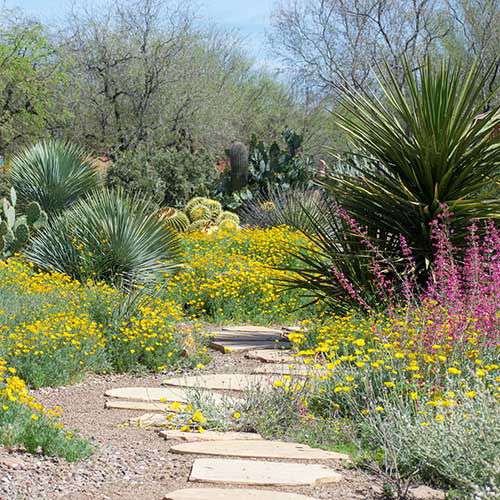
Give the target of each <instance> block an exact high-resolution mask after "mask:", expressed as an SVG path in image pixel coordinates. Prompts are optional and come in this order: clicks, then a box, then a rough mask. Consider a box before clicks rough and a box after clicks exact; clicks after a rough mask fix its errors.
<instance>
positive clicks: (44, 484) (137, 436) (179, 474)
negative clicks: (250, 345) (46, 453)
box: [0, 353, 380, 500]
mask: <svg viewBox="0 0 500 500" xmlns="http://www.w3.org/2000/svg"><path fill="white" fill-rule="evenodd" d="M258 363H259V362H258V361H254V360H248V359H246V358H245V357H244V355H243V354H236V353H231V354H226V355H223V354H219V353H213V357H212V361H211V362H210V364H209V365H207V367H206V368H204V369H202V370H197V372H200V373H248V372H250V371H251V369H252V367H253V366H255V364H258ZM168 375H169V374H166V373H163V374H156V375H148V376H131V375H103V376H95V375H89V376H87V377H86V378H85V380H84V381H82V382H81V383H78V384H74V385H71V386H67V387H59V388H45V389H40V390H38V391H34V393H33V394H34V396H36V397H37V398H38V400H39V401H40V402H41V403H42V404H44V405H45V406H47V407H52V408H53V407H54V406H56V405H59V406H61V408H62V417H61V420H62V422H63V423H64V424H65V426H66V427H67V428H68V429H76V430H78V431H79V434H80V435H81V436H82V437H84V438H86V439H89V440H90V441H91V442H92V443H94V444H95V445H96V446H97V451H96V452H95V454H94V455H93V456H92V457H91V458H89V459H88V460H85V461H83V462H79V463H73V464H69V463H67V462H65V461H64V460H62V459H58V458H47V457H43V456H38V455H29V454H26V453H23V451H22V450H6V449H0V472H1V475H0V500H18V499H23V500H28V499H30V500H31V499H37V500H45V499H47V500H60V499H65V500H66V499H67V500H70V499H71V500H86V499H89V500H90V499H92V500H104V499H110V500H114V499H116V500H118V499H120V500H128V499H130V500H152V499H155V500H160V499H162V498H164V496H165V495H166V494H167V493H168V492H170V491H173V490H177V489H181V488H192V487H193V486H194V487H196V486H198V485H193V483H188V481H187V479H188V477H189V472H190V469H191V465H192V463H193V458H194V457H192V456H182V455H174V454H170V453H168V450H169V447H170V446H171V445H172V444H177V443H178V442H176V441H171V442H170V441H169V442H167V441H165V440H164V439H162V438H160V437H159V436H158V434H157V432H156V431H154V430H147V429H142V428H137V427H123V428H119V427H118V426H119V424H123V423H124V422H127V421H128V419H129V418H130V417H134V416H139V415H140V414H141V413H140V412H135V411H127V410H107V409H105V408H104V396H103V395H104V392H105V391H106V390H108V389H111V388H113V387H125V386H129V385H134V386H144V387H157V386H159V385H161V382H162V381H163V380H164V379H165V378H166V377H167V376H168ZM172 375H173V373H172ZM177 375H178V374H177ZM342 473H343V475H344V477H345V479H344V480H343V481H342V482H341V483H339V484H336V485H333V486H325V487H321V488H294V489H290V490H289V491H293V492H296V493H302V494H305V495H310V496H312V497H314V498H317V499H321V500H323V499H325V500H326V499H335V500H356V499H359V500H363V499H364V500H369V499H374V498H376V495H377V494H379V493H380V487H379V486H378V485H377V484H376V483H375V481H374V479H373V478H369V477H367V476H365V475H364V474H363V473H361V472H359V471H357V470H355V469H345V470H343V471H342ZM199 486H203V487H210V486H209V485H199ZM213 486H214V487H215V486H218V487H222V486H223V485H213ZM285 490H286V489H285ZM285 490H280V491H285ZM235 500H236V499H235Z"/></svg>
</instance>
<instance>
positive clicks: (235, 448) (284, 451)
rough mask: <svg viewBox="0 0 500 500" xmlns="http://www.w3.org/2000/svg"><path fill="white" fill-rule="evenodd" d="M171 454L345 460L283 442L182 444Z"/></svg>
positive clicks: (342, 457) (307, 447)
mask: <svg viewBox="0 0 500 500" xmlns="http://www.w3.org/2000/svg"><path fill="white" fill-rule="evenodd" d="M170 451H171V452H172V453H179V454H181V455H189V454H192V455H215V456H227V457H240V458H276V459H290V460H345V461H349V456H348V455H345V454H344V453H335V452H333V451H326V450H321V449H319V448H311V447H310V446H307V445H305V444H298V443H285V442H283V441H266V440H264V439H263V440H257V441H245V440H237V441H211V442H203V441H202V442H197V443H183V444H178V445H175V446H172V448H170Z"/></svg>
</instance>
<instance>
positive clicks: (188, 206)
mask: <svg viewBox="0 0 500 500" xmlns="http://www.w3.org/2000/svg"><path fill="white" fill-rule="evenodd" d="M207 199H208V198H203V197H202V196H196V197H195V198H193V199H191V200H189V201H188V202H187V203H186V206H185V207H184V211H185V212H186V213H189V211H190V210H191V209H192V208H194V207H196V206H198V205H202V204H203V203H204V202H205V201H207Z"/></svg>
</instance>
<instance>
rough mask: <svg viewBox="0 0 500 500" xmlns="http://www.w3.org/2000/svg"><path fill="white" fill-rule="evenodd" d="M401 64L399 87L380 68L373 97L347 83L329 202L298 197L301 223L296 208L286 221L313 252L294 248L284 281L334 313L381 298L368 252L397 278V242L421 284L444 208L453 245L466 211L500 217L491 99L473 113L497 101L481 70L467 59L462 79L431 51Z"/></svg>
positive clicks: (400, 266) (400, 264) (498, 149)
mask: <svg viewBox="0 0 500 500" xmlns="http://www.w3.org/2000/svg"><path fill="white" fill-rule="evenodd" d="M404 67H405V82H404V85H403V87H402V88H400V87H399V86H398V83H397V81H396V78H395V77H394V76H393V74H392V73H391V70H390V68H389V67H386V68H385V69H384V71H383V72H381V74H380V76H379V82H380V92H379V93H378V94H377V95H378V97H377V95H375V94H372V93H370V91H368V90H358V91H356V90H346V91H345V94H344V100H343V108H342V111H341V112H339V113H337V120H338V123H339V125H340V126H341V127H342V128H343V130H344V131H345V133H346V135H347V137H348V138H349V139H350V141H351V144H352V149H353V151H354V154H352V155H351V158H352V161H350V162H348V164H347V163H346V167H348V168H344V169H342V172H341V173H337V174H329V175H327V176H325V177H324V178H322V179H321V181H320V185H321V186H322V187H323V188H324V190H325V193H326V195H327V202H326V203H327V205H329V208H328V210H325V209H324V208H322V209H321V210H317V209H314V207H308V206H306V204H301V205H302V212H303V218H305V222H306V223H303V222H301V218H300V217H299V218H298V219H297V223H295V224H293V225H294V226H296V228H297V229H299V230H301V231H302V232H303V233H304V234H305V235H306V236H307V237H308V238H309V239H310V240H311V241H312V242H313V244H314V245H313V247H314V249H315V251H313V252H310V251H308V250H307V249H303V250H299V251H298V252H297V255H296V257H297V258H298V259H299V260H300V261H301V266H297V268H295V269H290V271H294V272H295V275H290V276H289V277H288V278H287V282H286V284H287V286H290V287H296V288H301V289H304V290H305V291H306V293H308V294H310V295H312V296H313V297H315V298H316V299H321V300H325V301H326V302H328V303H330V304H331V305H332V307H333V309H335V310H337V311H339V312H340V311H345V309H346V308H347V307H351V306H359V305H360V304H361V303H363V305H364V306H365V308H366V306H368V307H370V308H373V307H374V306H376V305H378V304H377V303H378V302H379V300H380V297H377V295H375V294H374V291H375V288H376V287H378V293H380V292H381V290H380V286H379V285H377V284H376V281H377V280H376V279H375V278H376V277H375V276H374V269H375V266H374V261H375V260H376V261H377V262H378V264H380V262H382V261H384V262H385V263H386V265H387V271H385V272H387V273H388V274H387V276H391V277H392V278H393V279H394V280H395V282H396V283H395V286H397V282H398V280H400V278H401V277H402V274H401V273H404V272H405V269H406V266H407V264H408V260H407V258H406V257H404V256H403V255H402V254H403V253H404V252H403V249H402V246H403V245H402V243H401V242H402V241H403V242H404V246H406V244H407V245H408V246H409V247H410V249H411V252H412V254H413V256H414V259H415V264H416V271H417V277H418V279H419V281H420V282H421V283H425V282H426V279H427V276H428V273H429V270H430V267H431V265H432V260H433V254H434V251H433V250H434V249H433V244H432V238H431V222H432V221H433V220H435V219H436V217H437V216H439V215H440V214H441V213H442V212H443V210H446V212H447V213H450V214H452V215H451V217H450V223H451V226H452V227H451V234H452V238H453V243H454V244H456V245H458V246H460V245H461V242H462V241H463V238H465V236H466V234H467V231H466V228H467V226H468V225H469V224H470V223H471V221H472V220H473V219H476V218H479V219H486V218H498V217H500V200H499V196H498V195H499V173H500V137H493V134H492V131H493V129H494V127H495V126H496V125H497V124H498V123H499V121H500V116H499V114H498V108H496V109H491V110H490V111H488V112H486V113H483V114H482V119H481V120H478V119H477V116H478V115H479V114H480V112H481V111H483V110H484V108H485V107H486V106H487V105H488V103H490V102H494V94H491V95H489V96H488V97H487V98H486V100H485V99H482V98H481V91H482V90H483V88H484V87H485V82H486V81H487V78H488V77H487V75H486V76H484V77H483V76H481V73H480V72H479V70H478V68H477V66H473V67H472V68H471V69H470V71H469V73H468V75H467V76H466V78H465V79H463V78H462V76H461V75H462V74H463V73H462V69H461V68H460V67H453V66H452V65H451V64H450V63H449V62H448V61H443V62H442V63H441V65H440V66H438V67H436V66H435V65H433V63H432V62H431V60H429V59H428V60H427V61H425V62H424V63H423V64H422V66H421V67H420V69H419V70H417V71H413V70H412V69H411V67H410V65H409V64H408V63H405V64H404ZM328 200H329V201H328ZM341 214H343V215H341ZM356 227H357V228H358V229H359V230H358V229H356ZM401 236H402V237H403V238H401ZM380 272H381V271H380V270H379V273H380ZM379 281H380V276H379Z"/></svg>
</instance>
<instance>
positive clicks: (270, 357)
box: [245, 350, 300, 363]
mask: <svg viewBox="0 0 500 500" xmlns="http://www.w3.org/2000/svg"><path fill="white" fill-rule="evenodd" d="M245 357H246V358H248V359H257V360H259V361H263V362H264V363H297V362H298V361H299V360H300V358H298V357H296V356H292V355H291V354H290V353H289V352H286V351H278V350H274V351H270V350H266V351H262V350H256V351H249V352H247V353H246V354H245Z"/></svg>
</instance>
